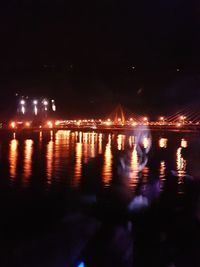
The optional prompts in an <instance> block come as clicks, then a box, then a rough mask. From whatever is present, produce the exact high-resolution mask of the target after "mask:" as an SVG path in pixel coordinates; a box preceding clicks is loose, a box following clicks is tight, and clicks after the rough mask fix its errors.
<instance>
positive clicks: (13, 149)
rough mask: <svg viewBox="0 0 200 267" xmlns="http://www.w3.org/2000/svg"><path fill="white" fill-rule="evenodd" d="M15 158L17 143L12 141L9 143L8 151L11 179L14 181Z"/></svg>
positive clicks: (15, 172) (15, 170) (15, 173)
mask: <svg viewBox="0 0 200 267" xmlns="http://www.w3.org/2000/svg"><path fill="white" fill-rule="evenodd" d="M17 158H18V141H17V140H15V139H13V140H11V142H10V151H9V164H10V177H11V179H14V178H15V177H16V176H17Z"/></svg>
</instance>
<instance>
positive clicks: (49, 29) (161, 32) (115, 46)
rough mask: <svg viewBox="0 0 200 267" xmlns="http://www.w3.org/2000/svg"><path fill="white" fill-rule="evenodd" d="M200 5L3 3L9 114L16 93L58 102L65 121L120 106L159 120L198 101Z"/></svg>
mask: <svg viewBox="0 0 200 267" xmlns="http://www.w3.org/2000/svg"><path fill="white" fill-rule="evenodd" d="M198 2H199V1H183V0H160V1H149V0H148V1H144V0H138V1H134V0H130V1H125V0H123V1H112V0H107V1H105V0H101V1H83V0H76V1H66V0H56V1H52V0H40V1H37V0H21V1H17V0H6V1H1V3H0V33H1V41H0V58H1V64H0V72H1V79H0V89H1V92H0V111H1V113H2V114H4V112H5V110H7V112H11V110H12V109H13V103H14V102H15V101H16V99H15V93H16V92H18V93H20V94H22V95H30V96H47V97H53V98H55V100H56V101H57V103H58V106H59V112H60V114H64V115H65V117H67V116H72V117H73V116H77V117H78V116H80V114H82V115H83V116H90V115H91V116H98V115H101V114H103V115H105V114H107V113H109V112H110V111H111V110H112V108H113V107H114V106H115V105H116V104H117V103H121V104H122V105H124V106H126V107H127V108H128V109H130V110H133V111H137V112H143V113H150V114H152V115H155V114H158V113H164V112H170V110H173V109H176V108H177V109H178V108H179V107H180V106H182V105H185V104H187V103H188V102H193V101H197V100H198V98H199V99H200V4H199V3H198ZM177 70H179V71H177Z"/></svg>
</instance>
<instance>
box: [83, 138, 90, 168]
mask: <svg viewBox="0 0 200 267" xmlns="http://www.w3.org/2000/svg"><path fill="white" fill-rule="evenodd" d="M88 139H89V133H83V161H84V163H87V162H88V159H89V144H88Z"/></svg>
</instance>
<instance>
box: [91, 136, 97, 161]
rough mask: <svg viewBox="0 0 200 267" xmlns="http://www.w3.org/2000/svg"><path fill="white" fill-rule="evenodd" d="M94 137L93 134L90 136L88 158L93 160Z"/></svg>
mask: <svg viewBox="0 0 200 267" xmlns="http://www.w3.org/2000/svg"><path fill="white" fill-rule="evenodd" d="M95 136H96V134H95V133H94V132H93V133H91V134H90V157H91V158H94V157H95V154H96V150H95Z"/></svg>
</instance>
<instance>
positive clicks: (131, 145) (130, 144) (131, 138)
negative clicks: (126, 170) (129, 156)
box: [128, 136, 135, 148]
mask: <svg viewBox="0 0 200 267" xmlns="http://www.w3.org/2000/svg"><path fill="white" fill-rule="evenodd" d="M134 138H135V137H134V136H129V138H128V143H129V147H131V148H132V147H133V145H134V142H135V139H134Z"/></svg>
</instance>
